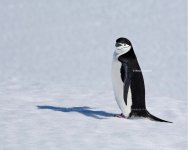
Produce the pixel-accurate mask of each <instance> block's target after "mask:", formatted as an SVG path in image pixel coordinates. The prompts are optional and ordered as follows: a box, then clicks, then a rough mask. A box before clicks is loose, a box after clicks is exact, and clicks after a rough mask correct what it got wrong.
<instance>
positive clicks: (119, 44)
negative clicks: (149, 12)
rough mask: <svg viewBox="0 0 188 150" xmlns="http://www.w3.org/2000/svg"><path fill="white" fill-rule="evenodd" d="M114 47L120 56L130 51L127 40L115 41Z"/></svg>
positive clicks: (129, 44) (129, 43) (130, 45)
mask: <svg viewBox="0 0 188 150" xmlns="http://www.w3.org/2000/svg"><path fill="white" fill-rule="evenodd" d="M115 47H116V50H115V52H116V53H117V54H119V55H122V54H125V53H127V52H128V51H130V50H131V47H132V44H131V42H130V41H129V40H128V39H126V38H123V37H121V38H119V39H117V40H116V44H115Z"/></svg>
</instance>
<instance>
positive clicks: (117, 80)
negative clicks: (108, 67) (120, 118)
mask: <svg viewBox="0 0 188 150" xmlns="http://www.w3.org/2000/svg"><path fill="white" fill-rule="evenodd" d="M120 69H121V62H119V61H118V60H117V59H115V58H114V60H113V62H112V84H113V89H114V94H115V99H116V102H117V104H118V106H119V108H120V109H121V111H122V113H123V114H124V115H125V116H129V114H130V112H131V105H132V95H131V89H130V86H129V89H128V95H127V105H126V104H125V101H124V83H123V81H122V80H121V72H120Z"/></svg>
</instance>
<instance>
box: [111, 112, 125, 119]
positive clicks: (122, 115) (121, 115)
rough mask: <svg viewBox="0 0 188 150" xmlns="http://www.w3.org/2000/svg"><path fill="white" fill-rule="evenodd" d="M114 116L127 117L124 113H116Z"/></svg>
mask: <svg viewBox="0 0 188 150" xmlns="http://www.w3.org/2000/svg"><path fill="white" fill-rule="evenodd" d="M114 117H118V118H127V117H126V116H125V115H124V114H122V113H121V114H115V115H114Z"/></svg>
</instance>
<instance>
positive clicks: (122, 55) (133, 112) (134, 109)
mask: <svg viewBox="0 0 188 150" xmlns="http://www.w3.org/2000/svg"><path fill="white" fill-rule="evenodd" d="M115 47H116V50H115V52H114V55H113V62H112V84H113V89H114V94H115V99H116V101H117V104H118V106H119V108H120V109H121V111H122V114H120V115H115V116H116V117H122V118H128V119H129V118H134V117H145V118H149V119H151V120H154V121H159V122H169V123H172V122H170V121H166V120H162V119H160V118H157V117H155V116H153V115H152V114H150V113H149V112H148V111H147V109H146V104H145V85H144V78H143V75H142V71H141V68H140V66H139V64H138V61H137V58H136V55H135V53H134V50H133V46H132V44H131V42H130V41H129V40H128V39H126V38H119V39H117V40H116V44H115Z"/></svg>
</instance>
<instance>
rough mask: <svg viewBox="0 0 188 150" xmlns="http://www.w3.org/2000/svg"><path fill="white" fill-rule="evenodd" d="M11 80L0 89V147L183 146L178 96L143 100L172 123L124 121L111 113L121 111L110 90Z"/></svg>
mask: <svg viewBox="0 0 188 150" xmlns="http://www.w3.org/2000/svg"><path fill="white" fill-rule="evenodd" d="M15 82H16V81H14V83H15ZM14 83H13V82H12V85H10V86H8V87H1V109H0V114H1V116H0V118H1V122H0V133H1V134H0V143H1V144H0V149H1V150H14V149H28V150H35V149H36V150H39V149H49V150H56V149H64V150H74V149H84V150H88V149H90V150H95V149H102V150H109V149H112V150H122V149H131V150H132V149H133V150H140V149H141V150H142V149H143V150H151V149H152V150H153V149H161V150H168V149H169V150H185V149H186V144H187V141H186V132H185V131H186V127H187V126H186V122H185V118H186V116H185V112H186V106H185V105H184V103H183V102H182V101H180V100H175V99H172V98H168V97H156V98H149V99H147V102H148V109H149V110H150V112H152V114H155V115H156V116H158V117H161V118H163V119H166V120H170V121H173V122H174V123H172V124H169V123H158V122H153V121H150V120H147V119H135V120H126V119H119V118H115V117H112V115H113V114H115V113H119V109H118V107H117V105H116V103H115V100H114V98H113V93H112V90H111V89H106V90H94V89H93V90H92V89H88V88H81V87H78V88H77V87H74V88H72V87H62V86H57V85H56V86H55V85H54V86H52V85H51V86H50V87H49V86H48V87H47V86H46V85H41V84H32V85H28V87H21V86H17V85H14ZM164 102H165V103H164ZM167 103H168V104H167ZM161 104H163V105H161Z"/></svg>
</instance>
